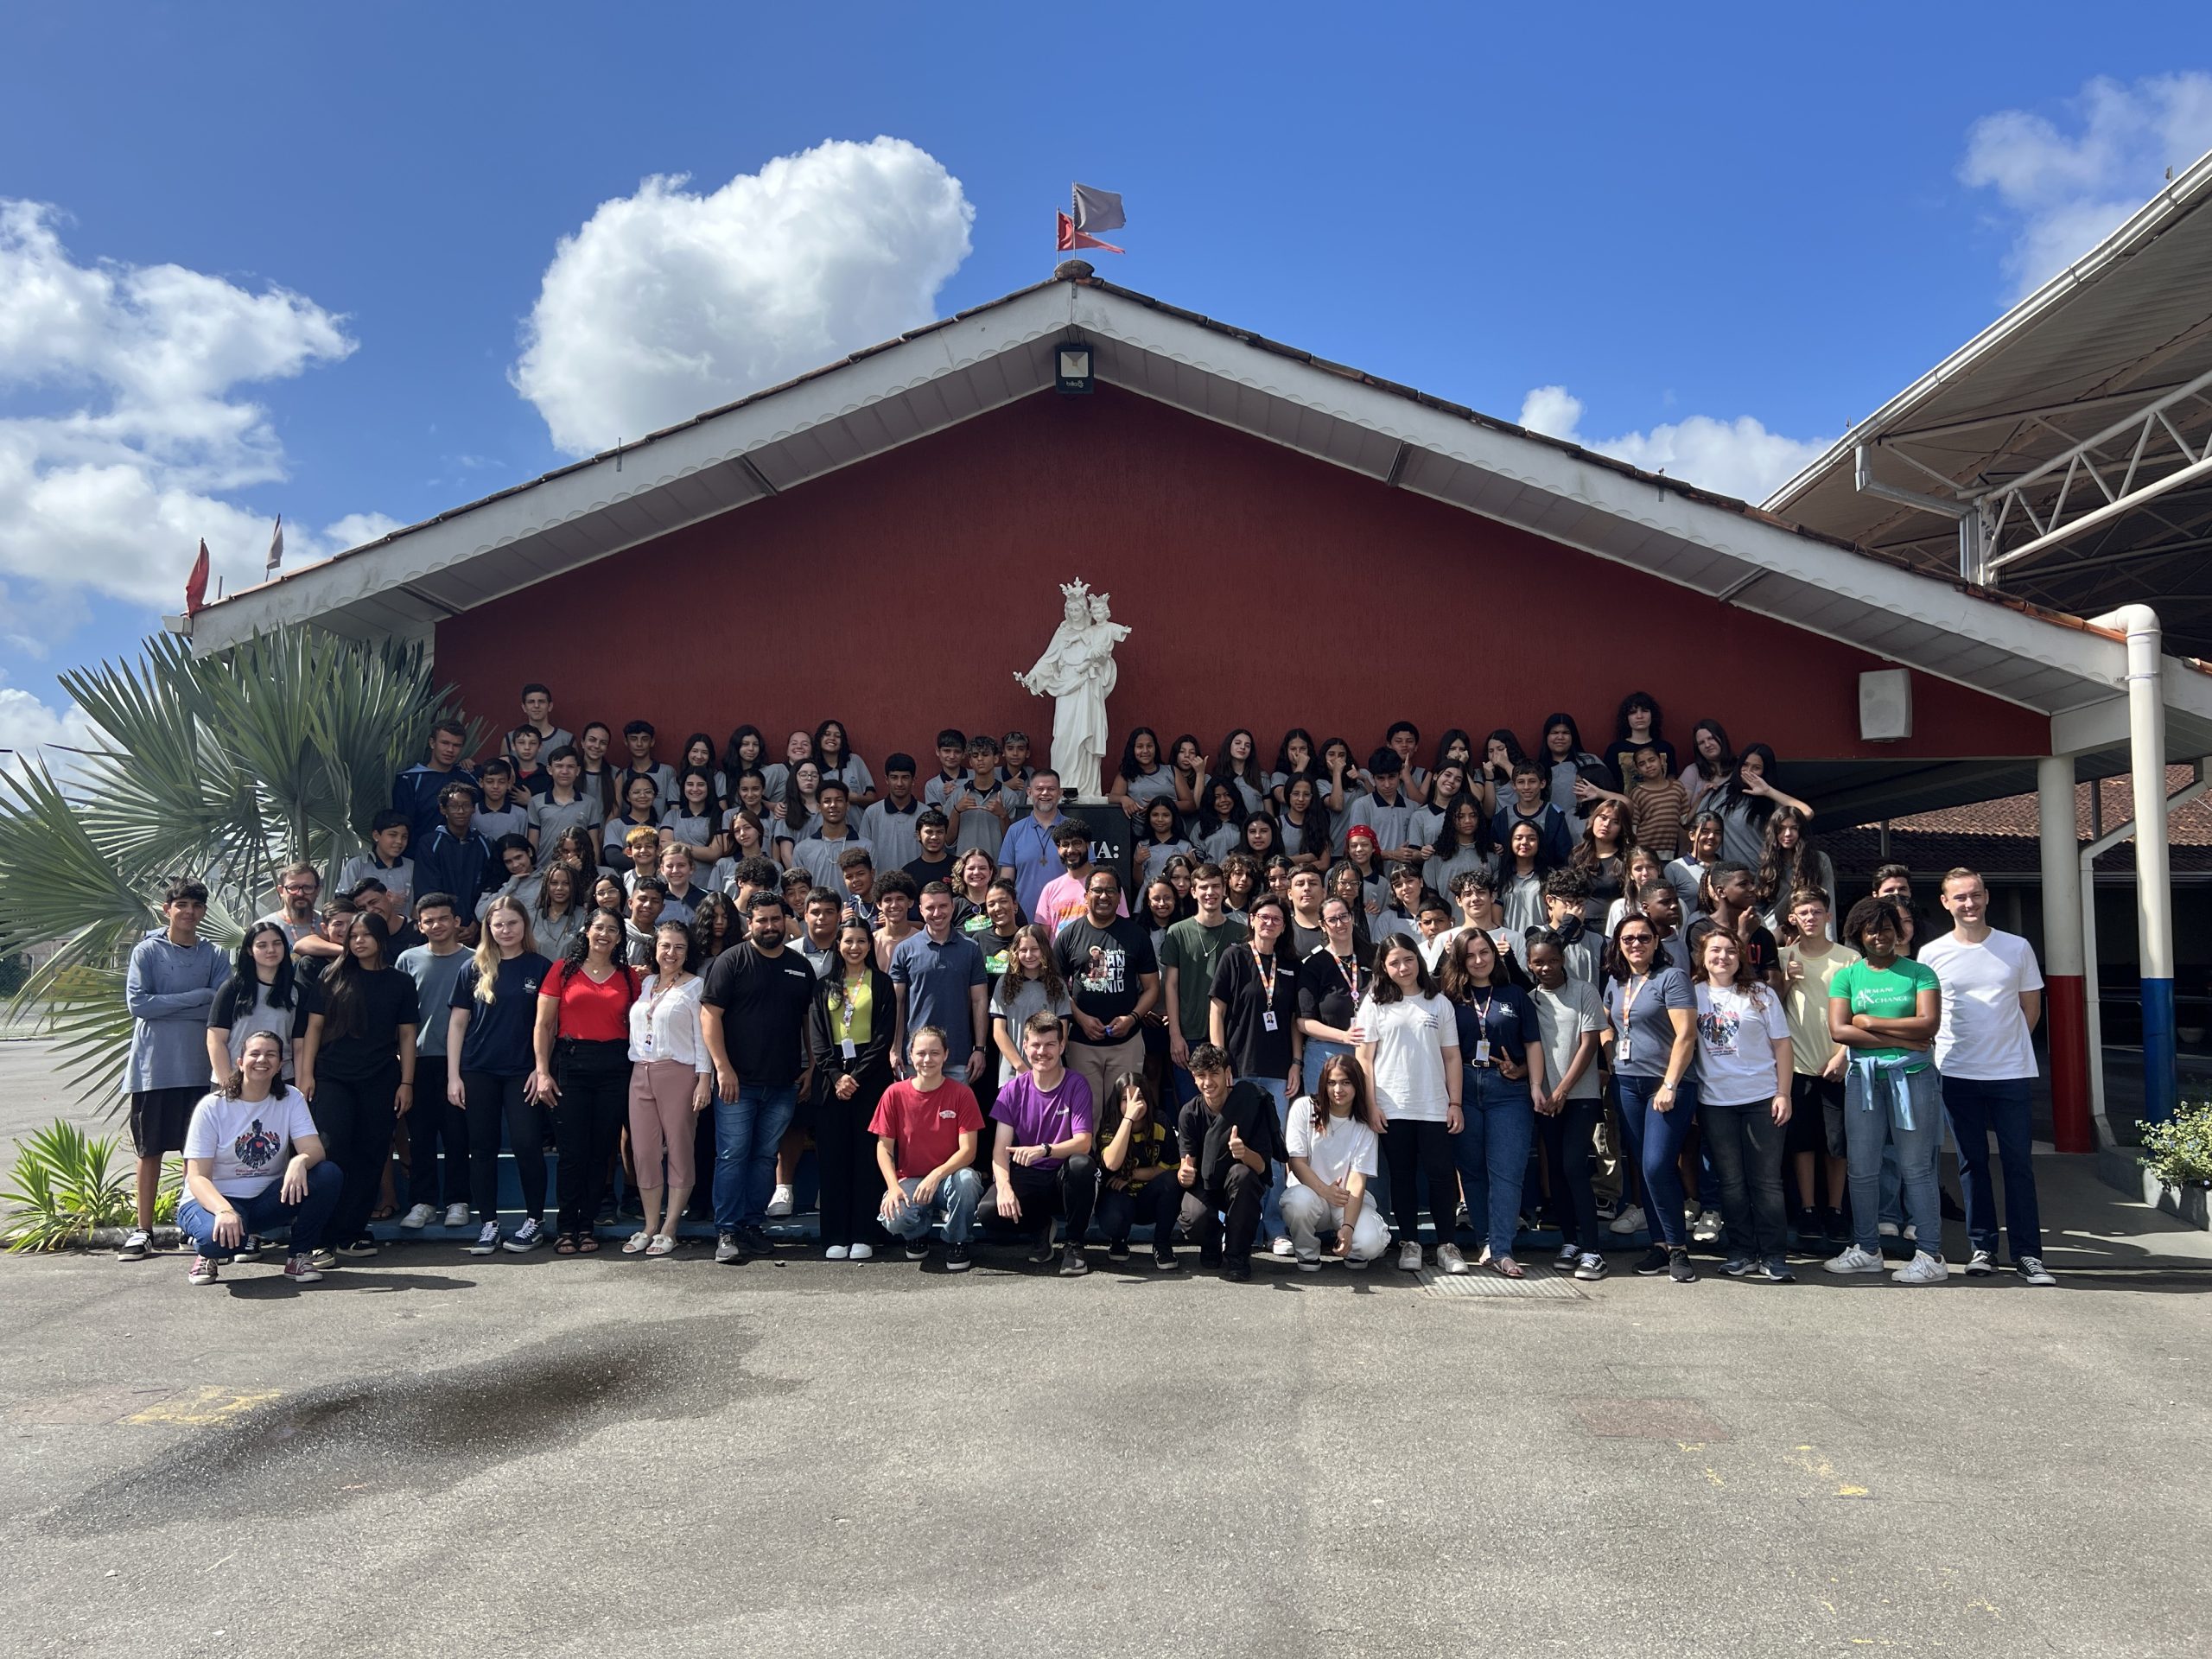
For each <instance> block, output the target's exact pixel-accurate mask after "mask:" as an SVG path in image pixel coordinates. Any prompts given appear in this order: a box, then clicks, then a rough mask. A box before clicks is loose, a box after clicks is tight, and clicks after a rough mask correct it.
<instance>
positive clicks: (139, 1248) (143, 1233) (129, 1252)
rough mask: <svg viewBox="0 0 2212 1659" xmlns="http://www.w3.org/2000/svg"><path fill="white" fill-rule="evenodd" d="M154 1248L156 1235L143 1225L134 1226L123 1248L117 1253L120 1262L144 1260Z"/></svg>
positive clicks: (116, 1257)
mask: <svg viewBox="0 0 2212 1659" xmlns="http://www.w3.org/2000/svg"><path fill="white" fill-rule="evenodd" d="M153 1248H154V1236H153V1235H152V1234H151V1233H149V1232H148V1231H147V1230H145V1229H144V1228H143V1227H133V1228H132V1229H131V1230H130V1236H129V1237H128V1238H126V1239H124V1241H123V1248H122V1249H119V1250H118V1251H117V1252H116V1253H115V1259H116V1260H117V1261H118V1262H143V1261H144V1260H145V1259H146V1256H147V1254H148V1252H149V1251H150V1250H152V1249H153Z"/></svg>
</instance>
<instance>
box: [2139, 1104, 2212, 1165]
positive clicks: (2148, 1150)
mask: <svg viewBox="0 0 2212 1659" xmlns="http://www.w3.org/2000/svg"><path fill="white" fill-rule="evenodd" d="M2142 1161H2143V1167H2144V1168H2145V1169H2147V1170H2149V1171H2150V1172H2151V1173H2152V1174H2153V1175H2156V1176H2157V1177H2158V1179H2160V1180H2161V1181H2163V1182H2164V1183H2165V1185H2168V1186H2186V1185H2189V1184H2190V1182H2192V1181H2212V1092H2207V1091H2205V1090H2201V1089H2200V1090H2194V1091H2192V1092H2191V1093H2190V1095H2187V1096H2183V1100H2182V1102H2181V1104H2180V1106H2179V1107H2178V1108H2177V1109H2176V1110H2175V1112H2174V1115H2173V1116H2171V1117H2170V1118H2168V1119H2167V1120H2166V1121H2165V1122H2163V1123H2145V1125H2144V1126H2143V1160H2142Z"/></svg>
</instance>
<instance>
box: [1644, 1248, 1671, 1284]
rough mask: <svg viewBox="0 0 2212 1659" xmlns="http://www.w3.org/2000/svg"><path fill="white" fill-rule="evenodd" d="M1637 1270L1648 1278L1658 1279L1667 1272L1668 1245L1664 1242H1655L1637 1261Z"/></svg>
mask: <svg viewBox="0 0 2212 1659" xmlns="http://www.w3.org/2000/svg"><path fill="white" fill-rule="evenodd" d="M1636 1270H1637V1273H1638V1274H1642V1275H1643V1277H1644V1278H1646V1279H1656V1278H1657V1277H1658V1276H1659V1275H1660V1274H1662V1273H1664V1272H1666V1271H1667V1247H1666V1246H1665V1245H1664V1244H1654V1245H1653V1246H1652V1247H1651V1248H1650V1249H1648V1250H1646V1251H1645V1252H1644V1253H1643V1259H1642V1260H1640V1261H1638V1262H1637V1264H1636Z"/></svg>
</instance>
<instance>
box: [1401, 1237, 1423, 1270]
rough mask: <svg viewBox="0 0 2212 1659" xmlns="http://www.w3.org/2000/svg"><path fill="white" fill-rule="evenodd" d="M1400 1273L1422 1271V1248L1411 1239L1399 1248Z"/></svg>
mask: <svg viewBox="0 0 2212 1659" xmlns="http://www.w3.org/2000/svg"><path fill="white" fill-rule="evenodd" d="M1398 1271H1399V1272H1400V1273H1419V1272H1420V1271H1421V1246H1420V1245H1419V1244H1418V1243H1415V1242H1414V1240H1412V1239H1410V1238H1409V1239H1408V1240H1407V1241H1406V1242H1405V1243H1402V1244H1401V1245H1399V1246H1398Z"/></svg>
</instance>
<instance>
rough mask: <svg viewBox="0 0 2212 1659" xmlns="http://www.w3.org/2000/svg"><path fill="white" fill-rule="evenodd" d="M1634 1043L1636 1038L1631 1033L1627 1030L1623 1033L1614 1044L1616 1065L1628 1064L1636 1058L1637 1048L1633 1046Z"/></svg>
mask: <svg viewBox="0 0 2212 1659" xmlns="http://www.w3.org/2000/svg"><path fill="white" fill-rule="evenodd" d="M1633 1043H1634V1039H1633V1038H1632V1036H1631V1035H1630V1033H1627V1032H1625V1031H1624V1032H1623V1033H1621V1039H1620V1041H1619V1042H1618V1043H1617V1044H1615V1045H1614V1046H1613V1061H1614V1064H1615V1065H1627V1064H1628V1063H1629V1062H1630V1061H1631V1060H1633V1059H1634V1058H1636V1050H1635V1048H1634V1046H1633Z"/></svg>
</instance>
